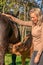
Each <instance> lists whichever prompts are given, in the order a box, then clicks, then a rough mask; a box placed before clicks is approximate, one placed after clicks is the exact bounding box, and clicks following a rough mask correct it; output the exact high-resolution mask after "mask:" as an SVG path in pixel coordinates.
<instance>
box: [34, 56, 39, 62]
mask: <svg viewBox="0 0 43 65" xmlns="http://www.w3.org/2000/svg"><path fill="white" fill-rule="evenodd" d="M39 59H40V55H37V56H36V57H35V59H34V63H38V62H39Z"/></svg>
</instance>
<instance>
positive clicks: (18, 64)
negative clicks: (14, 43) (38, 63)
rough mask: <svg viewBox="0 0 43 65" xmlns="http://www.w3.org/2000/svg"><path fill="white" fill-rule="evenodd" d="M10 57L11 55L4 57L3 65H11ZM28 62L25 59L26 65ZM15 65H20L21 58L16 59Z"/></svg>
mask: <svg viewBox="0 0 43 65" xmlns="http://www.w3.org/2000/svg"><path fill="white" fill-rule="evenodd" d="M11 58H12V55H11V54H6V56H5V65H11V63H12V59H11ZM29 62H30V60H29V59H26V65H29ZM16 65H22V62H21V56H17V57H16Z"/></svg>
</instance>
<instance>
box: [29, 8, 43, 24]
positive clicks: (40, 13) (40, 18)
mask: <svg viewBox="0 0 43 65" xmlns="http://www.w3.org/2000/svg"><path fill="white" fill-rule="evenodd" d="M32 13H35V15H36V16H37V17H38V21H39V22H38V24H40V22H42V19H43V14H42V11H41V9H40V8H32V9H31V10H30V12H29V14H30V15H31V14H32Z"/></svg>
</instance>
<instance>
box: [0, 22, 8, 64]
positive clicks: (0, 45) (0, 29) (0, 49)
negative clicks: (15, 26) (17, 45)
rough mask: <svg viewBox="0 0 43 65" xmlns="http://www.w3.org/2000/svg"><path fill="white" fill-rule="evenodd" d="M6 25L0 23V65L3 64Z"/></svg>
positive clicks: (5, 45)
mask: <svg viewBox="0 0 43 65" xmlns="http://www.w3.org/2000/svg"><path fill="white" fill-rule="evenodd" d="M6 30H7V27H5V25H4V24H3V23H0V65H4V57H5V51H6V47H7V39H6V38H7V31H8V30H7V31H6Z"/></svg>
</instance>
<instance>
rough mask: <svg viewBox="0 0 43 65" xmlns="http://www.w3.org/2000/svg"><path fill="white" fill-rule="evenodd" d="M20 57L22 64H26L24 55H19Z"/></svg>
mask: <svg viewBox="0 0 43 65" xmlns="http://www.w3.org/2000/svg"><path fill="white" fill-rule="evenodd" d="M21 59H22V65H26V64H25V57H24V56H21Z"/></svg>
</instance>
